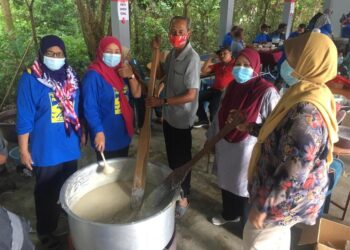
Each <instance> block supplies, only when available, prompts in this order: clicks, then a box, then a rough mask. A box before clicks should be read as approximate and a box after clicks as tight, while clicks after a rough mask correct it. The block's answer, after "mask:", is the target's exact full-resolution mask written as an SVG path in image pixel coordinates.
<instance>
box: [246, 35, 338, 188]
mask: <svg viewBox="0 0 350 250" xmlns="http://www.w3.org/2000/svg"><path fill="white" fill-rule="evenodd" d="M284 44H285V52H286V58H287V61H288V63H289V65H290V66H291V67H292V68H294V72H293V73H292V75H293V76H294V77H296V78H298V79H300V81H299V82H298V83H297V84H295V85H293V86H292V87H291V88H290V89H289V90H288V91H287V92H286V93H285V94H284V95H283V97H282V99H281V100H280V102H279V103H278V104H277V106H276V107H275V109H274V110H273V111H272V113H271V114H270V116H269V117H268V118H267V120H266V121H265V123H264V125H263V127H262V128H261V130H260V133H259V136H258V142H257V143H256V145H255V147H254V150H253V154H252V157H251V159H250V164H249V171H248V180H249V181H250V182H251V181H252V178H253V175H254V173H255V171H256V168H257V167H258V166H257V163H258V160H259V158H260V154H261V146H262V144H263V143H264V141H265V140H266V138H267V137H268V136H269V135H270V134H271V133H272V131H273V130H274V129H275V128H276V127H277V126H278V125H279V124H280V122H281V121H282V119H283V118H284V117H285V116H286V115H287V113H288V112H289V110H290V109H291V108H293V107H294V106H295V105H296V104H298V103H301V102H309V103H312V104H313V105H315V106H316V108H317V109H318V110H319V112H320V113H321V115H322V117H323V120H324V122H325V124H326V126H327V129H328V141H329V151H328V156H327V164H328V166H329V164H330V163H331V162H332V160H333V144H334V143H335V142H337V141H338V133H337V132H338V125H337V119H336V106H335V101H334V97H333V94H332V93H331V91H330V90H329V88H328V87H327V86H326V84H325V83H326V82H328V81H329V80H331V79H333V78H334V77H335V76H336V75H337V48H336V47H335V45H334V43H333V41H332V40H331V39H330V38H329V37H328V36H326V35H324V34H321V33H317V32H309V33H306V34H304V35H301V36H299V37H297V38H293V39H289V40H287V41H285V43H284Z"/></svg>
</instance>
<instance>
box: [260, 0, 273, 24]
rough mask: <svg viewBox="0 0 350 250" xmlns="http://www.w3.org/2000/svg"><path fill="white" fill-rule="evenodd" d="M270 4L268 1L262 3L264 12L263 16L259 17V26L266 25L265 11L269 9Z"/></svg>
mask: <svg viewBox="0 0 350 250" xmlns="http://www.w3.org/2000/svg"><path fill="white" fill-rule="evenodd" d="M270 2H271V1H270V0H264V1H262V4H263V8H264V10H263V15H262V16H261V21H260V24H263V23H266V15H267V10H268V9H269V5H270Z"/></svg>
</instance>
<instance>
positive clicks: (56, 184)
mask: <svg viewBox="0 0 350 250" xmlns="http://www.w3.org/2000/svg"><path fill="white" fill-rule="evenodd" d="M77 166H78V161H76V160H75V161H69V162H64V163H61V164H58V165H55V166H50V167H34V173H35V177H36V183H35V188H34V199H35V212H36V220H37V224H36V230H37V232H38V234H39V235H45V234H49V233H52V232H53V231H54V230H55V229H56V228H57V222H58V217H59V215H60V212H61V206H60V205H59V204H58V198H59V194H60V190H61V187H62V185H63V183H64V182H65V181H66V180H67V179H68V177H69V176H70V175H72V174H73V173H74V172H75V171H76V170H77Z"/></svg>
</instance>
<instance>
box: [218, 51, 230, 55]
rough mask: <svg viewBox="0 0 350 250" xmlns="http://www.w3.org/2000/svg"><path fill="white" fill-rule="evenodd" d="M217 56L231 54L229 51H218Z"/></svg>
mask: <svg viewBox="0 0 350 250" xmlns="http://www.w3.org/2000/svg"><path fill="white" fill-rule="evenodd" d="M218 54H219V56H226V55H228V54H231V52H219V53H218Z"/></svg>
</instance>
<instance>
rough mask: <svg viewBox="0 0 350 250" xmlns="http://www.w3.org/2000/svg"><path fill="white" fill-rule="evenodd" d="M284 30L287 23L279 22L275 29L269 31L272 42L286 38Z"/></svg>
mask: <svg viewBox="0 0 350 250" xmlns="http://www.w3.org/2000/svg"><path fill="white" fill-rule="evenodd" d="M286 30H287V24H285V23H280V24H279V25H278V28H277V30H275V31H274V32H272V33H271V35H270V36H271V39H272V42H273V43H279V42H280V41H281V40H282V41H284V40H286Z"/></svg>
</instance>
